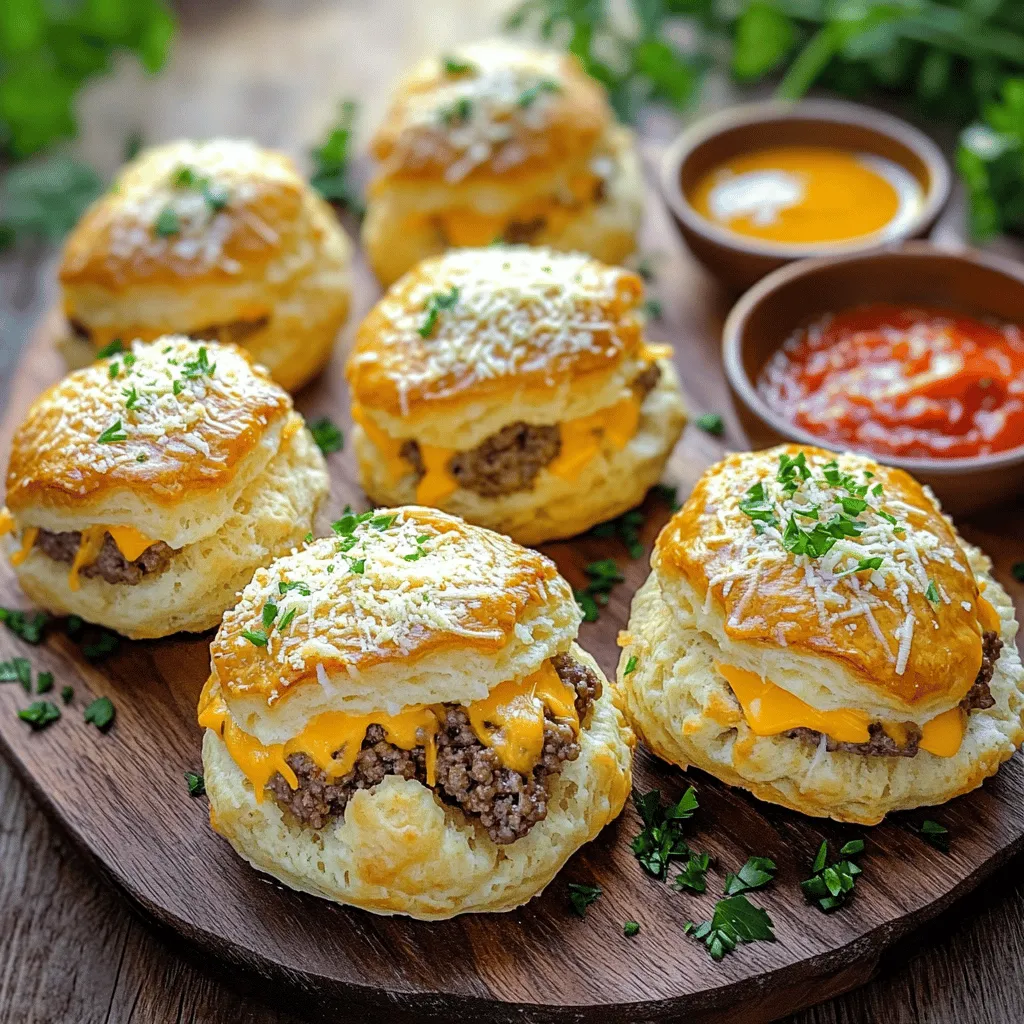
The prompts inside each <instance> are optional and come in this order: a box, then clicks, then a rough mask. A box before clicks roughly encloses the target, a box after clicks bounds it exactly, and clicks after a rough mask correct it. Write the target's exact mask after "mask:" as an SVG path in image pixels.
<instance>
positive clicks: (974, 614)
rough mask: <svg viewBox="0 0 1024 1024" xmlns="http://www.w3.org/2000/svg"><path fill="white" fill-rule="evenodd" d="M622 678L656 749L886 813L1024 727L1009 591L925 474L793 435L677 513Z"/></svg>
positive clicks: (733, 779) (838, 804)
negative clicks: (801, 441) (802, 442)
mask: <svg viewBox="0 0 1024 1024" xmlns="http://www.w3.org/2000/svg"><path fill="white" fill-rule="evenodd" d="M651 564H652V566H653V572H652V573H651V575H650V577H649V578H648V580H647V582H646V583H645V584H644V585H643V586H642V587H641V588H640V590H639V591H638V592H637V594H636V596H635V597H634V599H633V609H632V614H631V616H630V620H629V626H628V632H626V633H625V634H623V636H622V637H621V638H620V642H621V643H622V645H623V647H624V650H623V652H622V660H621V663H620V666H619V676H618V680H619V681H618V685H619V687H620V689H621V693H622V695H623V697H624V700H625V703H626V706H627V708H628V715H629V717H630V718H631V720H632V722H633V724H634V726H635V727H636V729H637V730H638V732H639V733H640V734H641V735H642V736H643V737H644V740H645V742H646V743H647V744H648V745H649V746H650V748H651V749H652V750H653V751H655V752H656V753H657V754H658V755H659V756H661V757H663V758H665V759H666V760H668V761H672V762H674V763H675V764H678V765H680V766H682V767H686V766H687V765H691V764H692V765H696V766H697V767H698V768H702V769H704V770H705V771H707V772H710V773H711V774H712V775H714V776H716V777H717V778H719V779H721V780H722V781H724V782H727V783H729V784H730V785H736V786H742V787H744V788H745V789H749V790H750V791H751V792H752V793H753V794H754V795H755V796H757V797H760V798H761V799H762V800H768V801H771V802H772V803H778V804H783V805H784V806H786V807H790V808H792V809H794V810H797V811H803V812H804V813H806V814H814V815H820V816H823V817H824V816H828V817H831V818H835V819H837V820H839V821H850V822H858V823H860V824H865V825H872V824H875V823H877V822H879V821H881V819H882V817H883V816H884V815H885V814H887V813H888V812H889V811H896V810H903V809H907V808H911V807H918V806H921V805H924V804H939V803H943V802H944V801H946V800H949V799H951V798H952V797H955V796H958V795H959V794H961V793H966V792H968V791H969V790H972V789H974V788H975V787H977V786H980V785H981V783H982V781H983V780H984V779H985V778H986V777H987V776H989V775H993V774H994V773H995V772H996V770H997V769H998V767H999V765H1000V764H1001V763H1002V762H1003V761H1005V760H1006V759H1007V758H1009V757H1010V756H1011V755H1012V754H1013V752H1014V750H1015V749H1016V748H1017V746H1018V744H1020V742H1021V740H1022V739H1024V731H1022V726H1021V716H1022V711H1024V694H1022V688H1024V673H1022V670H1021V663H1020V658H1019V656H1018V654H1017V649H1016V646H1015V644H1014V636H1015V634H1016V632H1017V623H1016V620H1015V619H1014V612H1013V606H1012V605H1011V603H1010V599H1009V598H1008V597H1007V595H1006V593H1005V592H1004V591H1003V589H1002V587H1000V586H999V584H998V583H996V582H995V581H994V580H993V579H992V577H991V575H990V569H991V563H990V562H989V560H988V558H986V557H985V555H983V554H982V553H981V552H980V551H979V550H978V549H977V548H975V547H973V546H971V545H970V544H967V543H966V542H965V541H963V540H962V539H961V537H960V536H959V534H958V533H957V532H956V530H955V529H954V527H953V525H952V523H951V522H950V521H949V520H948V519H947V518H946V517H944V516H943V515H942V512H941V510H940V508H939V506H938V503H937V502H936V500H935V498H934V497H933V495H932V494H931V492H930V491H928V490H926V489H925V488H922V487H921V486H920V485H919V484H918V483H917V482H916V481H915V480H914V479H913V478H912V477H910V476H908V475H907V474H906V473H905V472H903V471H901V470H898V469H890V468H888V467H886V466H882V465H879V464H878V463H877V462H874V461H873V460H871V459H868V458H864V457H862V456H859V455H849V454H847V455H836V454H834V453H832V452H828V451H823V450H822V449H820V448H810V447H806V448H805V447H800V446H797V445H787V446H785V447H780V448H772V449H770V450H768V451H761V452H746V453H742V454H739V455H731V456H729V457H728V458H727V459H725V460H724V461H723V462H720V463H718V465H716V466H712V467H711V469H709V470H708V471H707V472H706V473H705V474H704V476H703V477H702V478H701V479H700V481H699V482H698V483H697V486H696V487H695V488H694V491H693V493H692V495H691V496H690V499H689V500H688V501H687V503H686V505H685V506H684V507H683V509H682V510H681V511H680V512H678V513H677V514H676V515H675V516H674V517H673V519H672V520H671V521H670V522H669V523H668V525H667V526H666V527H665V529H664V530H662V532H661V535H660V537H659V538H658V541H657V544H656V545H655V550H654V554H653V556H652V559H651Z"/></svg>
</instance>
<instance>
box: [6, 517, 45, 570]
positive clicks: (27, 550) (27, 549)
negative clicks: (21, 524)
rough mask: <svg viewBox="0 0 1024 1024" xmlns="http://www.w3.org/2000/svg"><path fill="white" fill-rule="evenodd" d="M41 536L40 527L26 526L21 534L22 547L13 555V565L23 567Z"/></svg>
mask: <svg viewBox="0 0 1024 1024" xmlns="http://www.w3.org/2000/svg"><path fill="white" fill-rule="evenodd" d="M38 536H39V527H37V526H26V527H25V529H24V530H23V531H22V534H21V547H20V548H18V550H17V551H15V552H14V554H13V555H11V565H21V563H22V562H24V561H25V559H26V558H28V556H29V555H30V554H31V552H32V548H33V546H34V545H35V542H36V537H38Z"/></svg>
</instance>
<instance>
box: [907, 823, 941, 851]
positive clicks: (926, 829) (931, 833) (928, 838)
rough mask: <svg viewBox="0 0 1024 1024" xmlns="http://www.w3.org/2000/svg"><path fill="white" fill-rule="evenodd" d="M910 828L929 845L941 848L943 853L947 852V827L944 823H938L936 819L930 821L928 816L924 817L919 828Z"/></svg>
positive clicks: (937, 848)
mask: <svg viewBox="0 0 1024 1024" xmlns="http://www.w3.org/2000/svg"><path fill="white" fill-rule="evenodd" d="M911 828H913V829H914V831H915V832H916V833H917V834H918V835H919V836H920V837H921V838H922V839H923V840H924V841H925V842H926V843H928V844H929V845H930V846H934V847H935V849H936V850H941V851H942V852H943V853H949V829H948V828H946V826H945V825H940V824H939V823H938V822H937V821H932V820H931V819H930V818H926V819H925V820H924V821H922V822H921V827H920V828H914V826H913V825H912V826H911Z"/></svg>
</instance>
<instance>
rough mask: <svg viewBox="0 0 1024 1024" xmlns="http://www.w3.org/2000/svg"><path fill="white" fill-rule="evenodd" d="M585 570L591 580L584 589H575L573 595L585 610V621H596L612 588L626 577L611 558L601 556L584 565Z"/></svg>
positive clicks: (582, 609) (583, 610) (581, 609)
mask: <svg viewBox="0 0 1024 1024" xmlns="http://www.w3.org/2000/svg"><path fill="white" fill-rule="evenodd" d="M583 571H584V572H585V573H586V574H587V576H589V577H590V582H589V583H588V584H587V585H586V587H585V588H584V589H582V590H574V591H573V596H574V597H575V598H576V603H577V604H578V605H579V606H580V611H582V612H583V621H584V622H596V621H597V619H598V617H599V615H600V609H601V608H602V607H604V605H606V604H607V603H608V599H609V596H610V594H611V592H612V589H613V588H614V587H615V585H616V584H617V583H621V582H622V581H623V580H624V579H625V578H626V577H625V576H623V575H622V570H621V569H620V568H619V567H618V565H617V564H616V563H615V560H614V559H611V558H600V559H598V560H597V561H596V562H590V563H589V564H587V565H586V566H584V568H583Z"/></svg>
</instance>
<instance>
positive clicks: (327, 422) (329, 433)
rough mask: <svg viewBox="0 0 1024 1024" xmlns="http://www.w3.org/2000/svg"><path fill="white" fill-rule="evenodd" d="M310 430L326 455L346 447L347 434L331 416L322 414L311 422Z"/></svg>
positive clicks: (318, 446) (317, 444)
mask: <svg viewBox="0 0 1024 1024" xmlns="http://www.w3.org/2000/svg"><path fill="white" fill-rule="evenodd" d="M309 432H310V433H311V434H312V435H313V440H314V441H315V442H316V446H317V448H319V449H320V451H322V452H323V453H324V455H331V454H333V453H334V452H340V451H341V449H342V448H344V447H345V435H344V434H342V432H341V431H340V430H339V429H338V426H337V425H336V424H335V422H334V421H333V420H332V419H331V418H330V417H329V416H321V417H320V419H318V420H316V422H314V423H311V424H310V425H309Z"/></svg>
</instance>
